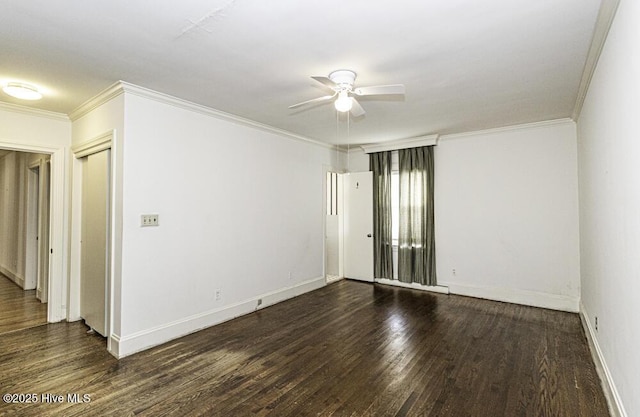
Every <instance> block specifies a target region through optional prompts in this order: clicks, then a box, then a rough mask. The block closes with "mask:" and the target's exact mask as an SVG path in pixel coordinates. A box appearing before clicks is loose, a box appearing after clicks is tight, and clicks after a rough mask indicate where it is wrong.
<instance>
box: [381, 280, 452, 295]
mask: <svg viewBox="0 0 640 417" xmlns="http://www.w3.org/2000/svg"><path fill="white" fill-rule="evenodd" d="M374 282H375V283H376V284H382V285H390V286H392V287H401V288H409V289H412V290H420V291H429V292H437V293H440V294H449V287H446V286H443V285H422V284H419V283H417V282H412V283H407V282H401V281H398V280H397V279H387V278H376V279H374Z"/></svg>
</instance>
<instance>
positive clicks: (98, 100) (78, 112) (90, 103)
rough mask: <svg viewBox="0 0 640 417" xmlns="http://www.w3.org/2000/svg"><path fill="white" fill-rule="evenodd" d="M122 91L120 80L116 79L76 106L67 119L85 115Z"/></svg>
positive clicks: (73, 119) (74, 119) (75, 118)
mask: <svg viewBox="0 0 640 417" xmlns="http://www.w3.org/2000/svg"><path fill="white" fill-rule="evenodd" d="M123 93H124V90H123V88H122V81H117V82H115V83H113V84H111V85H110V86H109V87H107V88H106V89H104V90H102V91H101V92H100V93H98V94H97V95H96V96H94V97H92V98H90V99H89V100H87V101H85V102H84V103H82V104H81V105H80V106H78V107H77V108H76V109H75V110H73V111H72V112H71V113H69V119H70V120H71V121H72V122H75V121H76V120H78V119H80V118H81V117H83V116H86V115H87V114H89V113H91V112H92V111H93V110H95V109H97V108H98V107H100V106H102V105H103V104H105V103H106V102H108V101H109V100H111V99H112V98H115V97H118V96H119V95H121V94H123Z"/></svg>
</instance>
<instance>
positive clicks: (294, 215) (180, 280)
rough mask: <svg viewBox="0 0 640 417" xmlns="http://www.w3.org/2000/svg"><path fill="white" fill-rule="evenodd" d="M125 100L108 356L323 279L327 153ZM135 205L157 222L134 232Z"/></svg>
mask: <svg viewBox="0 0 640 417" xmlns="http://www.w3.org/2000/svg"><path fill="white" fill-rule="evenodd" d="M124 97H125V98H124V100H125V105H124V107H125V109H126V110H125V114H126V117H125V119H124V123H125V126H124V132H125V136H126V139H125V140H124V143H123V150H122V155H123V177H124V182H123V197H122V203H123V208H122V220H123V227H122V271H121V278H120V279H121V297H122V299H121V302H122V304H121V327H120V328H118V329H116V330H117V333H116V335H115V339H116V342H117V346H116V349H115V351H116V352H115V353H116V354H117V355H119V356H124V355H127V354H130V353H132V352H134V351H137V350H141V349H144V348H146V347H149V346H152V345H154V344H158V343H162V342H165V341H167V340H170V339H171V338H175V337H178V336H180V335H182V334H185V333H188V332H192V331H194V330H197V329H199V328H202V327H206V326H209V325H212V324H215V323H217V322H220V321H223V320H227V319H229V318H232V317H234V316H237V315H239V314H244V313H247V312H250V311H253V310H254V309H255V308H257V302H258V301H257V300H258V299H260V298H261V299H263V304H262V305H263V306H264V305H266V304H269V303H273V302H276V301H279V300H281V299H283V298H287V297H291V296H294V295H297V294H299V293H301V292H304V291H308V290H310V289H314V288H317V287H319V286H322V285H324V271H323V268H324V265H323V242H324V230H323V221H324V220H323V216H324V206H323V195H324V189H323V180H324V175H325V173H324V166H331V165H335V161H334V159H335V154H336V152H335V151H331V150H330V149H328V148H327V147H323V146H319V145H316V144H310V143H306V142H303V141H300V140H295V139H292V138H289V137H286V136H283V135H279V134H276V133H271V132H268V131H265V130H263V129H257V128H253V127H248V126H244V125H242V124H238V123H234V122H231V121H228V120H222V119H220V118H217V117H213V116H211V115H208V114H203V112H200V111H191V110H188V109H185V108H183V107H180V106H174V105H172V104H171V103H166V102H162V100H153V99H149V98H146V97H141V96H139V95H135V94H128V93H125V95H124ZM205 113H206V112H205ZM105 127H107V126H103V127H102V128H105ZM75 130H76V129H75V124H74V141H75V137H76V131H75ZM98 130H100V129H98ZM82 136H90V135H88V134H85V135H82ZM143 213H155V214H158V215H159V224H160V225H159V227H146V228H141V227H140V216H141V215H142V214H143ZM216 290H220V294H221V297H220V299H219V300H216V297H215V295H216Z"/></svg>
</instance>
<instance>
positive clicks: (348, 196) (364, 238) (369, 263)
mask: <svg viewBox="0 0 640 417" xmlns="http://www.w3.org/2000/svg"><path fill="white" fill-rule="evenodd" d="M342 181H343V190H344V194H343V195H344V200H343V201H344V276H345V277H346V278H351V279H357V280H361V281H367V282H373V173H371V172H351V173H348V174H344V175H343V176H342Z"/></svg>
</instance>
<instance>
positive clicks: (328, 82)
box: [311, 76, 338, 90]
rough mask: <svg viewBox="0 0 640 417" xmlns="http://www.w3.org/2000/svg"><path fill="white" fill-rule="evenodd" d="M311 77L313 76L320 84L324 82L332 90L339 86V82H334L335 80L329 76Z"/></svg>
mask: <svg viewBox="0 0 640 417" xmlns="http://www.w3.org/2000/svg"><path fill="white" fill-rule="evenodd" d="M311 78H313V79H314V80H316V81H317V82H319V83H320V84H324V85H325V86H327V87H329V88H330V89H332V90H333V89H336V88H337V87H338V84H336V83H334V82H333V81H331V80H330V79H329V78H327V77H318V76H312V77H311Z"/></svg>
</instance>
